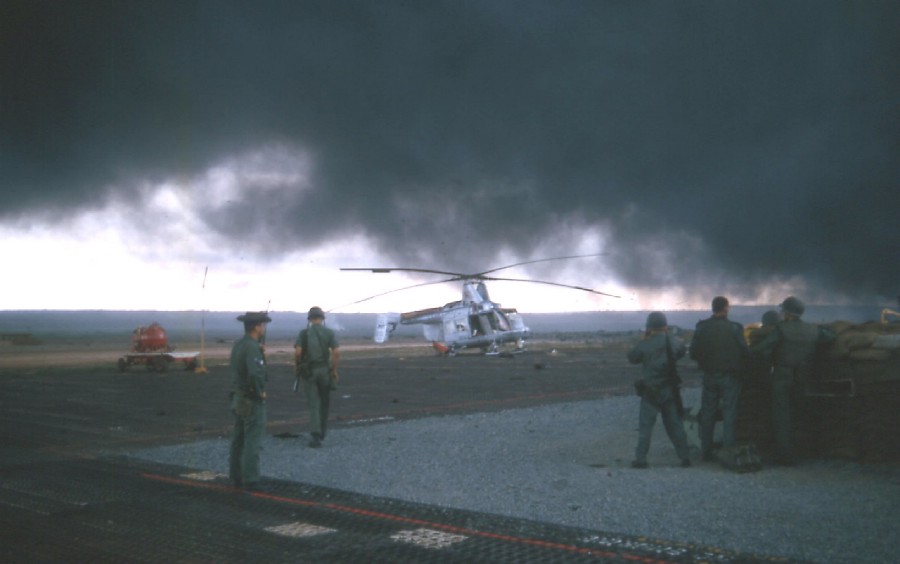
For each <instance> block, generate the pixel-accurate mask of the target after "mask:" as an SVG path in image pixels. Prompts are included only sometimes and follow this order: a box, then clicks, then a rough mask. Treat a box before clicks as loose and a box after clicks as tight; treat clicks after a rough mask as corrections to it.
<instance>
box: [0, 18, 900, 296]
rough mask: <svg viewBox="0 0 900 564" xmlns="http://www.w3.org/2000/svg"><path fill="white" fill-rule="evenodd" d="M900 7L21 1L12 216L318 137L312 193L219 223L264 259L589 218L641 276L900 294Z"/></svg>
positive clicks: (747, 287)
mask: <svg viewBox="0 0 900 564" xmlns="http://www.w3.org/2000/svg"><path fill="white" fill-rule="evenodd" d="M898 21H900V3H896V2H861V3H848V2H831V1H824V2H822V1H814V2H713V3H711V2H690V1H688V2H674V3H672V2H658V3H650V4H647V3H629V2H593V1H565V0H563V1H560V2H544V1H519V2H459V1H457V0H447V1H435V0H430V1H426V2H402V1H399V0H397V1H377V2H375V1H371V2H363V1H334V0H323V1H292V2H274V1H273V2H262V3H247V2H221V1H215V2H197V1H194V2H192V1H186V2H128V1H122V2H31V1H15V0H14V1H12V2H5V3H4V4H3V7H2V8H0V62H2V76H3V84H2V87H0V103H2V106H0V110H2V113H0V149H2V154H0V168H2V170H3V176H2V189H3V206H2V207H0V218H4V219H5V220H13V219H20V218H23V217H25V218H29V217H30V218H36V220H40V219H41V218H49V217H53V216H56V215H61V214H71V213H73V211H76V210H78V209H80V208H81V209H87V208H90V207H94V206H98V205H101V204H102V203H103V202H105V201H107V199H108V198H109V197H111V196H112V195H113V194H115V196H116V197H117V198H121V199H126V200H127V198H128V197H129V193H128V191H129V190H133V191H134V194H137V193H138V190H140V189H141V186H144V185H145V184H146V182H152V181H154V180H162V179H166V178H172V177H178V176H182V177H184V176H190V175H196V174H199V173H201V172H202V171H203V170H205V169H206V168H208V167H210V166H212V165H214V164H215V163H217V162H219V161H220V160H221V159H223V158H227V157H229V156H233V155H237V154H241V153H243V152H246V151H251V150H255V149H257V148H259V147H265V146H277V147H280V148H282V149H286V150H288V151H297V152H298V154H299V153H305V154H309V155H310V156H311V158H312V159H313V162H314V172H313V177H312V179H311V182H310V185H309V186H308V187H307V186H302V187H301V186H297V187H296V190H288V191H283V192H279V193H278V194H277V195H276V196H273V197H268V198H265V197H257V196H258V194H257V191H256V190H254V187H253V186H246V187H245V188H246V190H245V192H244V199H243V200H241V201H236V202H233V205H230V206H216V207H214V208H213V207H211V208H210V209H209V210H207V212H206V213H204V214H203V216H204V217H206V218H207V219H208V222H209V228H210V229H211V230H216V231H220V232H222V233H224V234H227V235H229V236H233V237H234V238H235V239H237V238H245V237H248V236H252V235H254V234H264V235H265V244H261V245H260V252H264V251H263V249H265V250H266V251H265V252H272V253H278V252H281V251H283V250H286V249H296V248H297V247H298V246H301V245H306V246H311V245H315V244H317V243H318V242H321V241H323V240H329V239H332V238H334V237H335V236H338V235H340V234H342V233H345V232H355V231H363V232H365V233H366V234H367V235H368V236H370V237H371V238H373V240H375V241H376V242H377V244H378V245H379V247H380V248H381V249H382V250H383V252H384V253H385V255H387V256H390V257H391V258H392V259H393V260H396V261H397V262H398V263H402V264H401V265H403V266H406V265H409V266H420V267H425V268H444V269H450V268H453V269H460V270H464V271H473V272H474V271H478V270H483V269H487V268H490V267H492V266H496V264H494V263H493V262H492V261H494V259H495V256H496V252H497V249H498V248H500V247H504V248H506V249H511V250H513V251H516V252H517V253H518V254H519V255H521V256H523V257H527V256H528V251H529V249H533V248H535V247H536V246H537V245H539V244H540V245H544V246H545V248H546V247H547V245H549V246H551V247H552V246H553V244H554V242H555V240H556V238H559V237H560V234H561V233H569V234H572V233H577V232H578V229H579V228H581V227H589V226H593V227H599V228H602V229H603V230H604V231H605V232H607V233H608V234H609V240H608V241H607V244H606V247H605V249H604V250H606V251H607V252H608V253H609V256H608V258H609V261H608V263H609V265H610V267H611V268H613V269H614V274H615V276H617V277H618V278H619V279H621V280H622V281H623V282H624V283H625V284H627V285H633V286H636V287H640V288H654V287H661V286H669V285H673V284H677V285H686V286H687V285H696V284H699V285H704V286H708V287H723V286H725V285H727V286H728V287H730V288H739V289H741V290H743V291H746V292H748V294H752V293H753V291H754V289H756V288H758V287H761V286H764V285H765V284H766V283H767V282H768V281H771V280H773V279H778V280H785V279H789V278H791V277H800V278H802V279H804V280H806V281H807V282H808V283H809V284H810V285H811V286H813V287H818V288H820V291H821V296H823V297H824V296H829V295H841V296H850V297H853V298H855V299H860V300H865V299H881V298H883V297H885V296H891V297H893V296H895V295H896V294H897V292H898V284H900V236H898V225H900V215H898V212H900V190H898V188H900V183H898V180H900V174H898V172H900V170H898V169H900V167H898V159H897V157H898V154H900V119H898V118H900V104H898V100H900V73H898V72H897V61H898V60H900V33H898V32H897V22H898ZM250 210H252V212H251V211H250ZM572 241H573V239H572V238H569V239H559V246H560V249H559V251H560V254H571V252H570V251H571V249H570V248H568V247H569V246H570V245H571V244H572Z"/></svg>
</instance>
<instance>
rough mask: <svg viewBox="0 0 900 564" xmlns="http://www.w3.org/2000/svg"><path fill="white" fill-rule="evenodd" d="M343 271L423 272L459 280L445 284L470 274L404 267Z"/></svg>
mask: <svg viewBox="0 0 900 564" xmlns="http://www.w3.org/2000/svg"><path fill="white" fill-rule="evenodd" d="M341 270H351V271H352V270H355V271H359V272H372V273H375V274H387V273H389V272H395V271H396V272H421V273H424V274H443V275H445V276H456V277H457V278H453V279H451V280H444V282H455V281H456V280H462V279H464V278H468V277H469V275H468V274H463V273H461V272H447V271H444V270H430V269H427V268H402V267H389V268H342V269H341Z"/></svg>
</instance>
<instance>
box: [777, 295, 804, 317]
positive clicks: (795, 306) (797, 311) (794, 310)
mask: <svg viewBox="0 0 900 564" xmlns="http://www.w3.org/2000/svg"><path fill="white" fill-rule="evenodd" d="M781 310H782V311H783V312H785V313H790V314H791V315H796V316H798V317H799V316H801V315H803V312H804V311H805V310H806V306H805V305H803V302H801V301H800V299H799V298H796V297H794V296H790V297H788V298H785V300H784V301H783V302H781Z"/></svg>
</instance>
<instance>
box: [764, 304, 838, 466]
mask: <svg viewBox="0 0 900 564" xmlns="http://www.w3.org/2000/svg"><path fill="white" fill-rule="evenodd" d="M805 309H806V307H805V306H804V304H803V302H802V301H800V300H799V299H797V298H796V297H794V296H790V297H788V298H787V299H785V300H784V301H783V302H782V303H781V314H782V316H783V318H784V319H783V320H782V321H780V322H779V323H778V324H776V325H775V329H773V330H772V332H771V333H769V334H768V335H767V336H766V337H765V338H764V339H763V340H762V341H760V342H758V343H756V344H755V345H753V347H752V350H753V351H754V352H756V353H758V354H760V355H762V356H763V357H764V358H767V359H770V358H771V360H772V363H773V364H774V368H773V370H772V423H773V427H774V429H775V462H776V463H778V464H783V465H792V464H795V463H796V454H795V452H794V445H793V426H792V422H791V412H792V410H793V408H794V406H795V404H796V402H797V396H798V392H799V391H800V390H801V389H802V385H803V383H804V382H806V381H807V380H808V379H809V378H810V376H811V371H812V367H813V360H814V357H815V353H816V348H817V347H818V346H819V345H821V344H827V343H830V342H832V341H834V340H835V338H836V335H835V334H834V332H833V331H831V330H830V329H827V328H825V327H819V326H818V325H814V324H812V323H806V322H804V321H803V320H801V319H800V317H801V316H802V315H803V312H804V311H805Z"/></svg>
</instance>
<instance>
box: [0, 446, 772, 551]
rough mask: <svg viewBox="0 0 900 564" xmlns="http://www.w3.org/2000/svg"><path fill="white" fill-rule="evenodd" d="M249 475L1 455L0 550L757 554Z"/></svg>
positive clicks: (123, 461)
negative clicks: (249, 485)
mask: <svg viewBox="0 0 900 564" xmlns="http://www.w3.org/2000/svg"><path fill="white" fill-rule="evenodd" d="M4 454H10V451H7V452H5V453H4ZM262 486H263V490H262V491H254V492H248V491H244V490H239V489H236V488H233V487H231V486H230V485H229V483H228V481H227V479H226V477H224V476H222V475H220V474H216V473H214V472H206V471H202V470H197V469H188V468H178V467H172V466H165V465H160V464H156V463H152V462H146V461H136V460H132V459H127V458H101V459H63V458H53V457H47V458H46V459H41V458H40V457H37V458H35V457H28V458H25V457H23V459H22V460H21V461H20V463H16V462H15V461H11V460H10V459H7V460H6V461H4V464H3V465H2V468H0V540H2V542H0V560H2V561H4V562H61V561H65V562H81V561H90V562H251V561H261V562H262V561H265V562H267V563H273V562H515V563H531V562H533V563H539V562H554V563H555V562H598V561H600V562H648V563H651V562H762V561H768V560H766V559H764V558H761V557H758V556H754V555H748V554H738V553H733V552H729V551H724V550H718V549H716V548H713V547H704V546H696V545H686V544H679V543H671V542H666V541H663V540H656V539H649V538H639V537H633V536H627V535H620V534H614V533H607V532H602V531H592V530H586V529H579V528H571V527H561V526H555V525H550V524H546V523H538V522H534V521H528V520H524V519H513V518H508V517H502V516H497V515H490V514H484V513H476V512H471V511H462V510H453V509H446V508H441V507H435V506H428V505H422V504H415V503H407V502H401V501H397V500H392V499H384V498H376V497H372V496H365V495H358V494H352V493H348V492H343V491H339V490H334V489H328V488H321V487H315V486H309V485H305V484H302V483H296V482H280V481H266V482H263V484H262ZM779 561H783V560H779Z"/></svg>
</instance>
